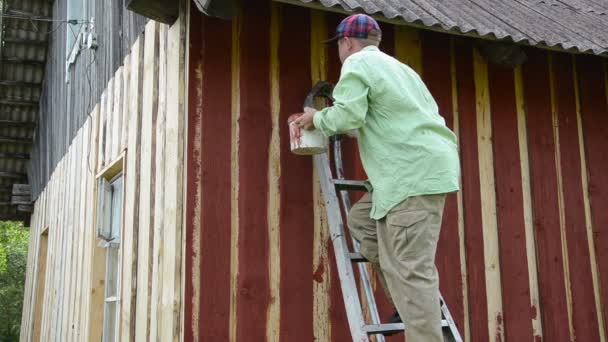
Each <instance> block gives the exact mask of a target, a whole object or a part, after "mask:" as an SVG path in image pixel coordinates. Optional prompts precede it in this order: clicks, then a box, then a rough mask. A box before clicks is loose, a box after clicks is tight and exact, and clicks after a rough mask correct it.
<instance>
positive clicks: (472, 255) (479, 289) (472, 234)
mask: <svg viewBox="0 0 608 342" xmlns="http://www.w3.org/2000/svg"><path fill="white" fill-rule="evenodd" d="M454 52H455V60H456V61H455V63H456V75H457V85H458V108H459V117H460V120H459V123H460V134H459V137H460V153H461V166H462V191H461V192H462V198H463V203H464V205H465V208H464V209H465V210H464V217H463V219H464V227H465V231H464V235H465V253H466V261H467V276H468V278H467V284H466V286H467V291H468V293H470V294H471V295H470V296H469V303H468V312H469V322H470V336H469V338H470V340H471V341H489V340H490V337H489V335H488V327H489V322H488V302H487V298H486V296H487V291H486V280H485V277H486V276H485V263H484V260H485V249H484V241H483V239H484V238H483V224H482V222H483V221H482V211H481V193H480V192H481V185H480V173H479V158H480V157H479V151H478V147H477V143H478V128H477V114H476V104H475V100H476V98H475V94H476V93H475V81H474V78H473V76H474V69H473V51H472V46H471V43H470V41H467V40H464V39H456V40H455V46H454ZM474 294H475V295H474ZM480 294H481V295H480ZM484 294H485V295H484ZM492 337H494V336H492Z"/></svg>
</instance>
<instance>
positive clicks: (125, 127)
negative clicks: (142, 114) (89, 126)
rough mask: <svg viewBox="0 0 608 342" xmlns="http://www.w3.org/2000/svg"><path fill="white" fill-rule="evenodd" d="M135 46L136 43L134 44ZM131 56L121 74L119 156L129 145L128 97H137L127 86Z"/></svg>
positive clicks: (129, 78)
mask: <svg viewBox="0 0 608 342" xmlns="http://www.w3.org/2000/svg"><path fill="white" fill-rule="evenodd" d="M135 44H137V41H136V42H135ZM132 53H133V46H131V54H132ZM131 54H128V55H127V56H126V57H125V59H124V62H123V73H122V80H123V85H122V111H121V116H122V123H121V129H120V133H121V138H120V148H119V152H118V153H119V154H120V152H122V151H123V150H124V149H126V148H127V144H128V143H129V103H130V102H131V100H130V96H138V95H139V94H137V93H131V92H130V88H129V85H130V84H131Z"/></svg>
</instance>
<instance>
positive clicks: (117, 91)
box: [110, 66, 124, 161]
mask: <svg viewBox="0 0 608 342" xmlns="http://www.w3.org/2000/svg"><path fill="white" fill-rule="evenodd" d="M123 86H124V79H123V67H122V66H121V67H120V68H118V70H116V73H115V74H114V96H113V98H112V102H113V105H112V140H111V147H110V156H111V157H110V160H112V161H114V160H115V159H116V158H118V155H119V154H120V151H121V150H122V149H121V148H120V147H121V144H122V120H123V118H122V116H123V113H122V112H123V109H122V105H123Z"/></svg>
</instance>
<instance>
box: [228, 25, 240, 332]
mask: <svg viewBox="0 0 608 342" xmlns="http://www.w3.org/2000/svg"><path fill="white" fill-rule="evenodd" d="M241 16H242V14H241V13H239V14H238V15H237V16H235V17H234V18H233V19H232V31H231V33H232V35H231V37H230V41H231V43H232V45H231V47H232V50H231V62H232V65H231V67H230V68H231V69H230V70H231V72H232V73H231V76H232V79H231V81H232V83H231V88H230V91H231V96H230V103H231V107H230V112H231V120H232V121H231V122H230V128H231V129H230V137H231V140H230V142H231V144H230V185H231V189H230V248H229V251H230V325H229V327H230V330H229V333H230V334H229V337H230V341H236V339H237V323H238V321H237V317H238V312H237V310H238V293H237V292H238V272H239V252H240V251H239V245H240V243H239V232H240V231H239V186H240V177H239V173H240V169H239V166H240V164H239V162H240V158H239V153H240V151H239V147H240V143H239V139H240V135H239V117H240V114H241V112H240V111H241V89H240V72H241V69H240V64H241V63H240V58H241V50H240V44H239V42H240V37H241V19H242V18H241Z"/></svg>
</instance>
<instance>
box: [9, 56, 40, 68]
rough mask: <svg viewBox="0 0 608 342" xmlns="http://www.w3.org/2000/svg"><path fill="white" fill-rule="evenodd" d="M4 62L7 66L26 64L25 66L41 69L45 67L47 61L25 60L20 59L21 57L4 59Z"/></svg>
mask: <svg viewBox="0 0 608 342" xmlns="http://www.w3.org/2000/svg"><path fill="white" fill-rule="evenodd" d="M2 62H3V63H5V64H24V65H32V66H41V67H44V66H45V64H46V61H39V60H34V59H25V58H19V57H5V58H4V59H2Z"/></svg>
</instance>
